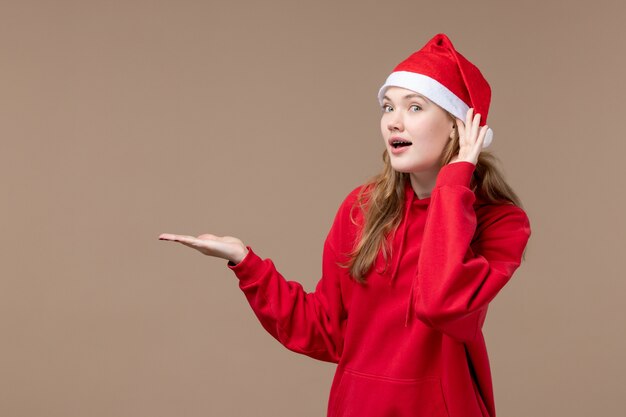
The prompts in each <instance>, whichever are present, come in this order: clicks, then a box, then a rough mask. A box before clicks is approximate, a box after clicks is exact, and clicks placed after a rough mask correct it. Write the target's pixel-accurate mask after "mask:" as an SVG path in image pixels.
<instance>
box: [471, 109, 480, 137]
mask: <svg viewBox="0 0 626 417" xmlns="http://www.w3.org/2000/svg"><path fill="white" fill-rule="evenodd" d="M479 125H480V114H479V113H477V114H476V115H475V116H474V120H473V123H472V131H471V133H470V135H469V136H470V138H471V139H470V140H471V143H474V142H476V137H477V136H478V128H479Z"/></svg>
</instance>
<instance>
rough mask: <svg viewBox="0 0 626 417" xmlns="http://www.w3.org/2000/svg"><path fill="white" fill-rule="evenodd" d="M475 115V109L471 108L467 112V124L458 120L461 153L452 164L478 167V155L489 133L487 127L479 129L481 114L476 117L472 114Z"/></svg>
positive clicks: (454, 158) (453, 159)
mask: <svg viewBox="0 0 626 417" xmlns="http://www.w3.org/2000/svg"><path fill="white" fill-rule="evenodd" d="M473 113H474V109H473V108H471V107H470V108H469V109H468V110H467V115H466V117H465V124H464V123H463V121H462V120H461V119H459V118H457V119H456V122H457V123H456V125H457V128H458V129H459V146H460V149H459V153H458V154H457V155H455V156H454V157H453V158H452V160H451V161H450V163H451V164H452V163H454V162H461V161H467V162H471V163H472V164H474V165H476V163H477V162H478V154H480V151H481V150H482V148H483V141H484V139H485V134H486V133H487V128H488V126H487V125H484V126H483V127H481V128H480V130H479V129H478V126H479V124H480V113H476V115H474V117H472V114H473Z"/></svg>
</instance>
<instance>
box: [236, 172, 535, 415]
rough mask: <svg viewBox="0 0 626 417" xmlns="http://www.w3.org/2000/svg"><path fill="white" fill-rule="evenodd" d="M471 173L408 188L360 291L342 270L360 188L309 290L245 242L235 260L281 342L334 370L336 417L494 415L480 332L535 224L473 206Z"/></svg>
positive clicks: (336, 225) (521, 215)
mask: <svg viewBox="0 0 626 417" xmlns="http://www.w3.org/2000/svg"><path fill="white" fill-rule="evenodd" d="M474 168H475V166H474V164H472V163H470V162H465V161H462V162H456V163H453V164H448V165H446V166H444V167H443V168H442V169H441V170H440V172H439V175H438V177H437V183H436V185H435V187H434V189H433V191H432V193H431V197H428V198H424V199H419V198H418V197H417V196H416V195H415V193H414V192H413V190H412V188H411V185H410V183H409V182H408V181H407V183H406V187H405V191H406V200H405V215H404V218H403V220H402V223H401V224H400V226H399V229H398V232H397V233H395V234H394V235H393V236H392V237H391V239H393V244H394V246H393V247H394V253H392V255H391V258H390V262H391V265H390V266H388V267H387V268H385V265H384V259H383V257H382V251H381V253H379V256H378V258H377V261H376V264H375V265H374V267H373V268H372V269H371V270H370V272H369V273H368V275H367V277H366V279H367V283H366V284H364V285H361V284H358V283H357V282H356V281H354V280H353V279H352V278H351V277H350V276H349V274H348V272H347V271H346V269H344V268H340V267H339V266H337V265H336V264H335V262H337V261H345V260H346V259H347V258H346V256H345V255H343V254H344V253H346V252H347V251H349V250H350V249H351V248H352V245H353V244H354V242H355V239H356V237H357V236H358V227H360V225H362V219H363V217H362V213H361V212H360V210H358V208H355V209H354V211H353V216H354V217H355V219H356V223H357V224H356V225H355V224H353V223H352V222H351V221H350V210H351V207H352V204H353V203H354V201H355V198H356V196H357V193H358V191H359V190H360V188H361V186H359V187H357V188H355V189H354V190H352V191H351V192H350V193H349V195H348V196H347V197H346V198H345V199H344V201H343V203H342V204H341V206H340V207H339V209H338V211H337V214H336V216H335V219H334V222H333V224H332V227H331V228H330V231H329V233H328V236H327V238H326V240H325V243H324V250H323V260H322V277H321V279H320V280H319V282H318V283H317V285H316V288H315V290H314V291H312V292H306V291H304V289H303V287H302V285H301V284H299V283H298V282H296V281H288V280H286V279H285V278H284V277H283V276H282V275H281V274H280V273H279V272H278V271H277V270H276V267H275V265H274V263H273V262H272V260H271V259H267V258H266V259H262V258H261V257H259V256H258V255H257V254H256V253H255V252H254V251H253V250H252V248H251V247H250V246H248V247H247V248H248V250H249V253H248V254H247V255H246V257H245V258H244V259H243V260H242V261H241V262H240V263H238V264H236V265H235V264H233V263H231V262H228V267H229V268H230V269H231V270H233V271H234V273H235V274H236V276H237V277H238V279H239V287H240V288H241V290H242V291H243V292H244V295H245V297H246V298H247V300H248V302H249V303H250V306H251V307H252V309H253V311H254V313H255V314H256V316H257V317H258V319H259V321H260V323H261V324H262V325H263V327H264V328H265V329H266V330H267V331H268V332H269V333H270V334H271V335H272V336H273V337H274V338H276V339H277V340H278V341H279V342H280V343H282V344H283V345H284V346H285V347H286V348H288V349H290V350H292V351H294V352H298V353H301V354H304V355H308V356H310V357H312V358H315V359H319V360H323V361H328V362H334V363H337V370H336V373H335V377H334V379H333V383H332V386H331V391H330V396H329V402H328V416H329V417H348V416H352V417H391V416H395V417H409V416H428V417H439V416H447V417H474V416H476V417H478V416H482V417H485V416H491V417H494V416H495V404H494V398H493V390H492V380H491V372H490V368H489V359H488V356H487V349H486V346H485V341H484V338H483V333H482V326H483V323H484V321H485V316H486V313H487V308H488V304H489V302H490V301H491V300H492V299H493V298H494V297H495V296H496V294H497V293H498V292H499V291H500V290H501V289H502V287H503V286H504V285H505V284H506V283H507V282H508V280H509V279H510V278H511V276H512V274H513V272H514V271H515V270H516V269H517V267H518V266H519V265H520V263H521V256H522V252H523V250H524V248H525V247H526V244H527V241H528V239H529V237H530V224H529V220H528V217H527V216H526V214H525V212H524V211H523V210H522V209H521V208H519V207H516V206H514V205H510V204H501V205H494V204H487V203H485V202H482V201H478V200H477V199H476V196H475V194H474V193H473V192H472V190H471V189H470V188H469V182H470V179H471V176H472V173H473V171H474ZM396 248H402V250H401V251H399V250H398V249H396ZM407 312H408V314H409V315H410V320H408V321H407V320H406V319H407V316H406V315H407Z"/></svg>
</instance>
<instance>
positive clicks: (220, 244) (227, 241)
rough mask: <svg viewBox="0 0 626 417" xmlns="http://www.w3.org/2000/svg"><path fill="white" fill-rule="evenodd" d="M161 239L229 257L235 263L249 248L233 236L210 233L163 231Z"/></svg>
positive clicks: (225, 257)
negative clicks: (196, 234)
mask: <svg viewBox="0 0 626 417" xmlns="http://www.w3.org/2000/svg"><path fill="white" fill-rule="evenodd" d="M159 240H169V241H172V242H179V243H182V244H183V245H185V246H189V247H190V248H194V249H196V250H198V251H200V252H201V253H203V254H205V255H208V256H215V257H218V258H223V259H228V260H229V261H232V262H233V263H239V262H241V260H242V259H243V258H244V257H245V256H246V255H247V253H248V249H247V248H246V246H245V245H244V243H243V242H242V241H241V240H240V239H237V238H236V237H233V236H215V235H212V234H209V233H205V234H202V235H200V236H198V237H193V236H187V235H175V234H171V233H162V234H160V235H159Z"/></svg>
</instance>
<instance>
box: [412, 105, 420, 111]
mask: <svg viewBox="0 0 626 417" xmlns="http://www.w3.org/2000/svg"><path fill="white" fill-rule="evenodd" d="M413 107H417V108H418V109H420V110H421V109H422V108H421V107H420V106H418V105H417V104H413V105H412V106H411V107H410V108H411V109H412V108H413Z"/></svg>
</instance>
